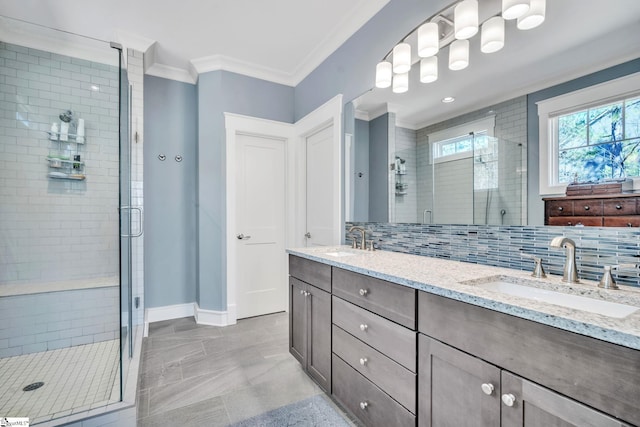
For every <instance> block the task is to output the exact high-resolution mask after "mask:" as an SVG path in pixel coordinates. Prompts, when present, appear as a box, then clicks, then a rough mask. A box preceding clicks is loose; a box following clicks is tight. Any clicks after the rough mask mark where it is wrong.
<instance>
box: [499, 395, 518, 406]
mask: <svg viewBox="0 0 640 427" xmlns="http://www.w3.org/2000/svg"><path fill="white" fill-rule="evenodd" d="M502 403H504V404H505V405H507V406H513V405H514V404H515V403H516V397H515V396H514V395H513V394H511V393H508V394H503V395H502Z"/></svg>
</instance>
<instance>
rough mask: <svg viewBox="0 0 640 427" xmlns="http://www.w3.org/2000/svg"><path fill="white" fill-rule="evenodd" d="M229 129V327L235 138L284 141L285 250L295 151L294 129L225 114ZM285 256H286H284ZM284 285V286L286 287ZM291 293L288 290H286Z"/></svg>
mask: <svg viewBox="0 0 640 427" xmlns="http://www.w3.org/2000/svg"><path fill="white" fill-rule="evenodd" d="M224 118H225V129H226V166H227V172H226V205H227V206H226V207H227V212H226V214H227V215H226V217H227V221H226V222H227V226H226V231H227V232H226V242H225V247H226V250H225V252H226V254H227V264H226V267H227V324H229V325H233V324H235V323H236V321H237V318H238V317H237V305H236V303H237V285H236V283H237V277H236V270H235V269H236V263H237V261H238V260H237V256H236V251H235V248H234V247H233V246H232V245H233V243H234V242H235V239H236V232H237V230H236V226H237V224H236V200H237V188H236V174H237V173H236V137H237V136H238V135H250V136H257V137H262V138H273V139H278V140H283V141H284V145H285V159H284V160H285V224H286V225H285V236H284V239H285V240H284V244H285V247H291V246H292V237H293V235H294V230H295V229H294V221H293V208H294V194H295V192H294V189H295V172H296V171H295V164H294V163H295V162H294V160H295V158H296V156H295V151H294V150H295V147H294V135H295V133H294V125H292V124H291V123H284V122H277V121H273V120H266V119H259V118H256V117H249V116H243V115H239V114H232V113H224ZM283 256H284V254H283ZM287 285H288V284H287V283H284V284H283V286H287ZM287 291H288V289H287Z"/></svg>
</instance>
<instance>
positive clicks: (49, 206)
mask: <svg viewBox="0 0 640 427" xmlns="http://www.w3.org/2000/svg"><path fill="white" fill-rule="evenodd" d="M105 49H109V47H108V46H107V45H105ZM113 55H114V56H116V55H117V51H116V50H113ZM0 96H1V98H0V114H1V118H0V285H1V284H19V283H27V282H40V281H46V282H49V281H61V280H71V279H80V278H96V277H111V276H116V275H117V274H118V268H119V261H118V176H119V161H118V160H119V159H118V145H119V144H118V142H119V141H118V69H117V67H113V66H109V65H105V64H99V63H95V62H89V61H85V60H82V59H77V58H71V57H68V56H62V55H57V54H53V53H49V52H43V51H40V50H35V49H29V48H26V47H22V46H17V45H12V44H8V43H3V42H0ZM65 110H72V111H73V112H74V115H75V116H77V117H79V118H83V119H84V121H85V128H86V143H85V144H84V145H80V155H81V159H82V161H84V162H85V164H86V165H85V174H86V176H87V178H86V180H85V181H68V180H54V179H50V178H48V177H47V173H48V172H49V167H48V164H47V161H46V160H45V158H46V156H47V155H48V154H49V153H50V150H51V149H52V148H55V147H56V146H57V143H54V142H52V141H50V140H49V139H48V135H47V133H46V131H48V130H50V128H51V124H52V123H53V122H57V123H59V122H60V119H59V118H58V115H59V114H60V113H61V112H63V111H65ZM63 145H64V144H63ZM68 340H69V342H70V341H71V338H68ZM52 341H53V340H47V342H52ZM61 343H62V342H61ZM32 344H35V342H34V343H32ZM25 345H27V344H25ZM52 345H53V344H52Z"/></svg>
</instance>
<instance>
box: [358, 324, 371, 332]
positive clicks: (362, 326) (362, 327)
mask: <svg viewBox="0 0 640 427" xmlns="http://www.w3.org/2000/svg"><path fill="white" fill-rule="evenodd" d="M368 328H369V326H367V325H366V323H362V324H361V325H360V330H361V331H362V332H366V331H367V329H368Z"/></svg>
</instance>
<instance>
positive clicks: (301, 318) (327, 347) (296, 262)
mask: <svg viewBox="0 0 640 427" xmlns="http://www.w3.org/2000/svg"><path fill="white" fill-rule="evenodd" d="M289 274H290V277H289V352H290V353H291V354H292V355H293V357H295V358H296V359H298V361H299V362H300V363H301V364H302V366H303V367H304V368H305V370H306V371H307V373H308V374H309V375H310V376H311V377H312V378H313V379H314V380H316V382H317V383H318V385H319V386H320V387H321V388H322V389H323V390H324V391H326V392H327V393H331V293H330V291H331V267H330V266H328V265H324V264H321V263H317V262H313V261H308V260H306V259H303V258H299V257H294V256H290V257H289ZM297 276H300V277H303V278H305V279H307V280H310V281H312V282H314V283H315V284H316V285H318V286H322V287H323V288H324V289H321V288H320V287H318V286H313V285H311V284H310V283H306V282H304V281H302V280H300V279H299V278H298V277H297Z"/></svg>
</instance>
